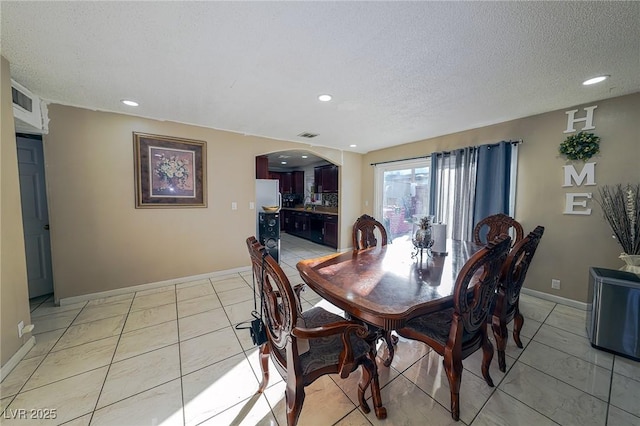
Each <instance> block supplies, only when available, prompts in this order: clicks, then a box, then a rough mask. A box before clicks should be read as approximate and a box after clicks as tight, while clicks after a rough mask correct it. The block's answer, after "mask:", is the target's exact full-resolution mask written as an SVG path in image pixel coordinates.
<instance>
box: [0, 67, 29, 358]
mask: <svg viewBox="0 0 640 426" xmlns="http://www.w3.org/2000/svg"><path fill="white" fill-rule="evenodd" d="M0 60H1V62H2V64H1V65H2V69H1V71H0V78H1V81H0V92H1V93H2V96H1V97H0V99H1V100H2V105H1V115H0V128H1V129H2V130H1V133H0V324H1V325H0V327H1V328H0V336H1V337H0V365H2V366H4V365H5V364H6V363H7V361H8V360H9V359H10V358H11V357H12V356H13V355H14V354H15V353H16V351H17V350H18V349H20V346H22V344H23V343H24V342H23V340H24V339H26V337H29V335H26V336H23V337H22V338H19V337H18V322H20V321H24V324H25V325H27V324H29V323H30V322H31V317H30V315H29V295H28V291H27V265H26V262H25V258H24V234H23V231H22V211H21V208H20V183H19V181H18V158H17V153H16V152H17V150H16V135H15V128H14V124H13V106H12V102H11V76H10V72H9V62H8V61H7V60H6V59H5V58H4V57H2V58H0Z"/></svg>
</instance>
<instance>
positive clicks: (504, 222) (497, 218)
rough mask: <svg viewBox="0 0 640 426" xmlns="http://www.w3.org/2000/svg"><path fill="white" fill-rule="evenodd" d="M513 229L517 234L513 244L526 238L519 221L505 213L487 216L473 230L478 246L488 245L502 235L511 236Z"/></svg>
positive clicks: (474, 239)
mask: <svg viewBox="0 0 640 426" xmlns="http://www.w3.org/2000/svg"><path fill="white" fill-rule="evenodd" d="M512 229H513V233H514V234H515V235H514V236H513V241H512V242H513V244H516V243H517V242H518V241H520V240H522V238H523V237H524V231H523V229H522V225H520V223H519V222H518V221H517V220H515V219H514V218H512V217H510V216H507V215H506V214H504V213H498V214H494V215H491V216H487V217H485V218H484V219H482V220H481V221H480V222H478V223H477V224H476V226H475V227H474V228H473V241H475V242H476V243H477V244H487V243H488V242H489V241H493V240H494V239H495V238H496V237H497V236H498V235H500V234H508V235H511V233H510V232H509V231H510V230H512Z"/></svg>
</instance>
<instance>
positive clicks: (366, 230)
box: [353, 214, 387, 250]
mask: <svg viewBox="0 0 640 426" xmlns="http://www.w3.org/2000/svg"><path fill="white" fill-rule="evenodd" d="M376 230H377V232H378V234H379V236H380V244H381V245H383V246H384V245H386V244H387V230H386V229H384V226H383V225H382V224H381V223H380V222H378V221H377V220H376V219H375V218H373V217H372V216H369V215H367V214H363V215H362V216H360V217H359V218H358V219H357V220H356V222H355V223H354V224H353V249H354V250H362V249H366V248H369V247H375V246H376V245H378V240H377V238H376Z"/></svg>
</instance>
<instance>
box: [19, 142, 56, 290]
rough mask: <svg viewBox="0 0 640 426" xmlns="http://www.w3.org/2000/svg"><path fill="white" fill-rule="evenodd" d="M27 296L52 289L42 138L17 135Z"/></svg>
mask: <svg viewBox="0 0 640 426" xmlns="http://www.w3.org/2000/svg"><path fill="white" fill-rule="evenodd" d="M16 140H17V146H18V170H19V173H20V195H21V197H22V223H23V227H24V244H25V252H26V259H27V278H28V280H29V298H32V297H37V296H42V295H45V294H49V293H53V274H52V270H51V245H50V236H49V211H48V208H47V195H46V189H45V176H44V153H43V150H42V139H41V138H40V137H38V136H36V137H24V136H17V137H16Z"/></svg>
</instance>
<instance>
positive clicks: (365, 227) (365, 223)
mask: <svg viewBox="0 0 640 426" xmlns="http://www.w3.org/2000/svg"><path fill="white" fill-rule="evenodd" d="M376 231H377V232H378V233H379V236H380V245H381V246H385V245H387V230H386V229H385V227H384V225H382V223H380V222H378V221H377V220H376V219H375V218H374V217H372V216H369V215H368V214H363V215H362V216H360V217H359V218H358V219H357V220H356V222H355V223H354V224H353V249H354V250H363V249H366V248H369V247H376V246H377V245H378V239H377V238H376ZM381 334H382V339H384V341H385V342H386V343H387V348H388V350H389V356H388V357H387V359H386V360H385V361H384V365H385V367H389V366H390V365H391V362H392V361H393V355H394V352H395V350H394V345H396V344H397V343H398V337H397V336H394V335H392V334H391V330H381Z"/></svg>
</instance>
